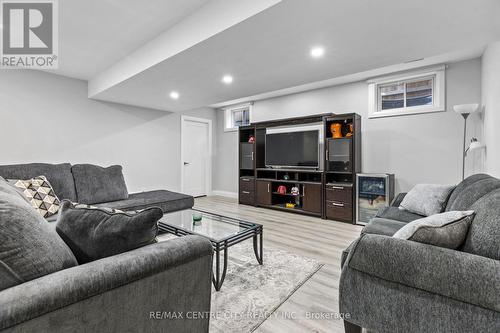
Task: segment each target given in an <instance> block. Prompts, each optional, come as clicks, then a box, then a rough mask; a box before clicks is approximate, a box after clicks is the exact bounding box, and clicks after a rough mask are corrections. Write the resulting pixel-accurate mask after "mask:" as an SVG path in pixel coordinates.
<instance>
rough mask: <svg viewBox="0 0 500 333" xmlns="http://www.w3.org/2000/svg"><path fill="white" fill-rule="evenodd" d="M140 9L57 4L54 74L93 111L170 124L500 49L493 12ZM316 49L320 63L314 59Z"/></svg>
mask: <svg viewBox="0 0 500 333" xmlns="http://www.w3.org/2000/svg"><path fill="white" fill-rule="evenodd" d="M223 1H226V2H225V3H224V2H223ZM138 3H139V2H138V1H123V0H120V1H118V0H115V1H110V0H108V1H102V0H100V1H98V0H92V1H89V0H86V1H77V0H70V1H64V4H62V5H61V9H60V10H61V11H62V13H61V15H60V16H61V18H62V22H61V26H60V34H61V41H60V48H61V52H60V58H59V59H60V69H59V70H58V74H62V75H67V76H71V77H77V78H81V79H87V80H89V88H90V89H89V97H91V98H94V99H99V100H105V101H112V102H118V103H124V104H131V105H136V106H142V107H147V108H153V109H159V110H165V111H174V112H177V111H183V110H189V109H193V108H197V107H202V106H208V105H223V104H228V103H231V101H242V100H245V98H247V99H248V98H252V97H248V96H267V95H262V94H265V93H268V92H270V91H283V92H284V93H286V92H289V91H290V90H289V88H290V87H295V86H301V85H305V86H304V87H306V86H307V85H309V84H311V83H312V82H318V81H320V82H321V81H324V80H326V81H324V82H329V83H332V82H334V81H332V80H335V79H336V78H347V77H355V76H353V75H354V74H356V73H362V72H366V71H368V73H371V72H370V71H372V72H373V70H375V69H379V68H383V67H385V66H390V65H396V64H401V63H404V62H407V61H411V60H414V59H421V58H425V59H424V60H423V61H421V64H426V60H427V59H437V60H436V61H453V60H458V59H459V58H460V57H462V58H463V56H464V54H466V55H467V56H468V57H472V56H478V55H480V52H481V51H480V50H482V48H483V47H484V46H485V45H486V44H488V43H490V42H492V41H496V40H500V20H499V19H498V17H500V1H497V0H482V1H470V0H440V1H435V0H420V1H411V2H410V1H400V0H384V1H366V0H309V1H304V0H283V1H281V2H279V0H275V1H271V0H269V1H266V0H259V1H257V0H253V1H248V0H233V1H231V2H227V0H210V1H202V0H182V1H161V0H149V1H147V2H140V3H141V5H139V4H138ZM217 3H218V6H219V7H217V6H216V5H217ZM249 3H252V4H256V5H255V6H254V8H250V5H249ZM257 3H259V4H258V5H257ZM144 4H147V5H144ZM222 5H224V6H226V7H228V8H227V10H226V7H221V6H222ZM210 6H212V7H210ZM230 6H232V7H231V8H229V7H230ZM143 7H145V8H143ZM210 8H211V9H212V10H208V9H210ZM202 12H203V16H201V14H200V13H202ZM82 13H84V14H83V15H82ZM195 15H199V17H201V18H202V19H195V18H196V17H195ZM88 17H90V18H91V20H88ZM232 18H234V19H232ZM200 22H201V23H200ZM221 22H222V23H221ZM124 27H125V28H124ZM157 36H158V37H157ZM154 37H156V39H153V38H154ZM148 42H149V43H148ZM316 45H321V46H323V47H324V48H325V55H324V57H323V58H321V59H312V58H311V57H310V56H309V50H310V48H311V47H313V46H316ZM477 50H479V51H477ZM443 55H449V56H448V57H446V56H443ZM124 57H125V58H124ZM418 65H419V62H414V63H412V64H411V65H408V66H418ZM224 74H231V75H232V76H233V77H234V82H233V83H232V84H231V85H224V84H223V83H222V82H221V78H222V76H223V75H224ZM357 78H358V79H359V77H357ZM173 90H175V91H178V92H179V94H180V98H179V99H177V100H173V99H171V98H169V93H170V91H173Z"/></svg>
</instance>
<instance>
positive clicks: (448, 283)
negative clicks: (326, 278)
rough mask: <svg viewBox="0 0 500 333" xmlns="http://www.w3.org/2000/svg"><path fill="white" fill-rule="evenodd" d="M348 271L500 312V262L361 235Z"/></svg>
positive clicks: (352, 254) (354, 248)
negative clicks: (358, 272) (351, 270)
mask: <svg viewBox="0 0 500 333" xmlns="http://www.w3.org/2000/svg"><path fill="white" fill-rule="evenodd" d="M347 265H348V267H349V268H351V269H354V270H357V271H361V272H363V273H366V274H369V275H371V276H375V277H378V278H381V279H384V280H386V281H391V282H395V283H399V284H402V285H405V286H408V287H413V288H417V289H421V290H425V291H427V292H431V293H434V294H439V295H441V296H445V297H449V298H452V299H455V300H458V301H462V302H466V303H470V304H474V305H477V306H481V307H484V308H487V309H490V310H494V311H499V312H500V279H499V276H500V261H498V260H494V259H490V258H486V257H481V256H477V255H474V254H470V253H465V252H460V251H456V250H451V249H446V248H440V247H436V246H431V245H427V244H421V243H417V242H412V241H408V240H402V239H398V238H392V237H387V236H381V235H363V236H361V238H360V239H359V241H358V242H357V243H356V244H355V245H354V246H353V249H352V250H351V254H350V255H349V258H348V263H347Z"/></svg>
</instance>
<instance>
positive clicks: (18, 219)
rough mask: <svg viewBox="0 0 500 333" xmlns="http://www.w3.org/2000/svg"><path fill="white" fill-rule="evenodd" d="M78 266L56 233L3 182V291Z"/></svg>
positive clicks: (0, 206) (0, 222)
mask: <svg viewBox="0 0 500 333" xmlns="http://www.w3.org/2000/svg"><path fill="white" fill-rule="evenodd" d="M76 265H77V262H76V259H75V257H74V256H73V254H72V253H71V251H70V249H69V248H68V247H67V246H66V244H65V243H64V242H63V241H62V240H61V238H59V236H58V235H57V233H56V232H55V230H54V229H53V228H51V227H50V226H49V224H48V223H47V222H46V221H45V220H44V219H43V217H42V216H41V215H40V214H39V213H38V212H37V211H36V210H35V209H34V208H33V207H32V206H31V205H30V204H29V203H28V202H27V201H26V200H25V199H24V198H22V195H21V194H20V193H19V192H18V191H17V190H16V189H14V188H13V187H12V186H11V185H10V184H8V183H7V182H6V181H5V180H2V179H0V290H3V289H6V288H10V287H12V286H14V285H17V284H21V283H24V282H26V281H29V280H33V279H36V278H38V277H41V276H44V275H47V274H51V273H54V272H57V271H59V270H62V269H65V268H69V267H72V266H76Z"/></svg>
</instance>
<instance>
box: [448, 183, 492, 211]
mask: <svg viewBox="0 0 500 333" xmlns="http://www.w3.org/2000/svg"><path fill="white" fill-rule="evenodd" d="M491 178H493V177H491V176H490V175H486V174H475V175H472V176H470V177H467V178H465V179H464V180H462V181H461V182H460V183H459V184H458V185H457V187H455V189H454V190H453V192H451V194H450V198H449V199H448V202H447V203H446V208H445V210H446V211H449V210H464V209H460V208H459V207H456V206H453V205H454V203H455V200H457V198H458V197H460V196H462V195H464V193H467V191H465V189H466V188H467V187H469V186H470V185H472V184H474V183H476V182H477V181H480V180H482V179H491ZM465 195H467V194H465ZM452 207H453V208H452ZM466 209H468V208H466Z"/></svg>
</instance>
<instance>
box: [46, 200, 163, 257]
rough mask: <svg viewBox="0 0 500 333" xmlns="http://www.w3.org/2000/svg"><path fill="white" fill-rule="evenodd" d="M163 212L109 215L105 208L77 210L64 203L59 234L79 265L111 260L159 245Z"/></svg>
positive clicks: (58, 225) (155, 210)
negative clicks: (122, 254) (151, 245)
mask: <svg viewBox="0 0 500 333" xmlns="http://www.w3.org/2000/svg"><path fill="white" fill-rule="evenodd" d="M162 217H163V212H162V210H161V209H160V208H158V207H150V208H147V209H145V210H142V211H140V212H138V213H131V214H128V213H110V212H108V211H106V210H104V209H99V208H97V209H92V208H78V206H77V207H75V206H74V205H73V204H72V203H71V202H70V201H68V200H64V201H63V202H62V204H61V207H60V209H59V216H58V218H57V225H56V231H57V233H58V234H59V236H61V238H62V239H63V240H64V241H65V242H66V244H67V245H68V246H69V248H70V249H71V251H73V254H74V255H75V257H76V259H77V260H78V263H80V264H83V263H87V262H90V261H94V260H96V259H100V258H105V257H109V256H112V255H116V254H120V253H123V252H125V251H130V250H133V249H136V248H139V247H142V246H145V245H149V244H152V243H155V242H156V236H157V235H158V224H157V222H158V220H159V219H161V218H162Z"/></svg>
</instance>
